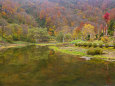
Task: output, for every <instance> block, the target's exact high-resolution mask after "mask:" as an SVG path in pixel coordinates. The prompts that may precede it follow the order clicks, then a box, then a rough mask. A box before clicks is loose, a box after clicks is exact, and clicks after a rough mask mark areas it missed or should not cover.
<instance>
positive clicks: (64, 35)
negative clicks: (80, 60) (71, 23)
mask: <svg viewBox="0 0 115 86" xmlns="http://www.w3.org/2000/svg"><path fill="white" fill-rule="evenodd" d="M64 37H65V35H64V36H63V43H64Z"/></svg>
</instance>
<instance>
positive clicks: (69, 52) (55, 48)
mask: <svg viewBox="0 0 115 86" xmlns="http://www.w3.org/2000/svg"><path fill="white" fill-rule="evenodd" d="M49 48H50V49H54V50H55V51H59V52H62V53H66V54H71V55H82V56H84V55H86V54H85V53H83V52H79V51H77V52H76V51H69V50H66V49H60V48H58V47H56V46H49Z"/></svg>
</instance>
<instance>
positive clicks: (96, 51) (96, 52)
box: [87, 48, 103, 55]
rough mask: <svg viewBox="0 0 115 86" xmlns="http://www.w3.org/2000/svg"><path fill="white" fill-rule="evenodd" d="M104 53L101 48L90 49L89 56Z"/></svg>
mask: <svg viewBox="0 0 115 86" xmlns="http://www.w3.org/2000/svg"><path fill="white" fill-rule="evenodd" d="M102 53H103V50H102V49H100V48H90V49H89V50H88V51H87V54H88V55H101V54H102Z"/></svg>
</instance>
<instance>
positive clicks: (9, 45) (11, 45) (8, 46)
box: [0, 44, 26, 50]
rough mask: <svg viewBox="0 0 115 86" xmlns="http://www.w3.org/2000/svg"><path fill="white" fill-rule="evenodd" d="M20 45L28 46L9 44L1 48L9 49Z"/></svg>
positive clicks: (0, 47) (0, 48)
mask: <svg viewBox="0 0 115 86" xmlns="http://www.w3.org/2000/svg"><path fill="white" fill-rule="evenodd" d="M19 46H26V44H7V45H2V46H0V50H2V49H7V48H13V47H19Z"/></svg>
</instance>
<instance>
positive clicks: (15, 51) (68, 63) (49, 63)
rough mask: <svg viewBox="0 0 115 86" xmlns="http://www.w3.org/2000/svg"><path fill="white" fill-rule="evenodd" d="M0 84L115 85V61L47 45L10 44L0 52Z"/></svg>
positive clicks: (6, 85)
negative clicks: (75, 53)
mask: <svg viewBox="0 0 115 86" xmlns="http://www.w3.org/2000/svg"><path fill="white" fill-rule="evenodd" d="M0 86H115V63H114V62H105V61H101V60H97V59H92V60H85V59H84V58H80V57H79V56H72V55H67V54H63V53H60V52H55V51H54V50H51V49H49V48H48V46H26V47H22V48H9V49H7V50H2V51H1V52H0Z"/></svg>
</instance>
